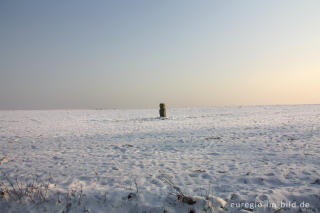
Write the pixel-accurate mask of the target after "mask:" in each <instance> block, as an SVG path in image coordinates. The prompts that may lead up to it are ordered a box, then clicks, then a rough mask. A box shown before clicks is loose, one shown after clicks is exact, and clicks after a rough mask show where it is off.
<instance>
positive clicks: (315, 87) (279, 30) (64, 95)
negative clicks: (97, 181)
mask: <svg viewBox="0 0 320 213" xmlns="http://www.w3.org/2000/svg"><path fill="white" fill-rule="evenodd" d="M319 11H320V1H319V0H299V1H298V0H264V1H257V0H250V1H246V0H241V1H240V0H234V1H231V0H230V1H229V0H219V1H213V0H210V1H209V0H208V1H201V0H200V1H195V0H192V1H188V0H180V1H178V0H177V1H175V0H127V1H122V0H113V1H107V0H101V1H94V0H83V1H82V0H53V1H49V0H48V1H46V0H38V1H34V0H28V1H18V0H17V1H15V0H1V1H0V109H48V108H50V109H52V108H99V107H103V108H149V107H158V104H159V103H160V102H166V103H167V105H168V107H169V106H174V107H179V106H212V105H252V104H254V105H260V104H312V103H313V104H319V103H320V12H319Z"/></svg>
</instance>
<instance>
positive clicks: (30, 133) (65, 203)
mask: <svg viewBox="0 0 320 213" xmlns="http://www.w3.org/2000/svg"><path fill="white" fill-rule="evenodd" d="M167 115H168V119H165V120H161V119H159V118H157V116H158V109H148V110H51V111H50V110H49V111H0V160H1V165H0V189H1V190H2V191H1V194H0V212H90V213H93V212H146V213H148V212H161V213H164V212H168V213H170V212H251V211H254V212H320V105H294V106H246V107H207V108H177V109H168V110H167ZM31 186H32V187H33V189H30V188H31ZM28 187H29V188H28ZM187 198H191V201H192V202H191V203H193V201H195V202H196V203H194V204H192V205H191V204H188V199H187Z"/></svg>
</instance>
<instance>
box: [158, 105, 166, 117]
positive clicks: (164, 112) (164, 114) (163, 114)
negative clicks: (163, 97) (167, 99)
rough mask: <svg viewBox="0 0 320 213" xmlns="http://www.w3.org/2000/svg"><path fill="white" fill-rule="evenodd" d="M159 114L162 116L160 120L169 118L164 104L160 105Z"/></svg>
mask: <svg viewBox="0 0 320 213" xmlns="http://www.w3.org/2000/svg"><path fill="white" fill-rule="evenodd" d="M159 114H160V118H165V117H167V112H166V105H165V104H164V103H160V110H159Z"/></svg>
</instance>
